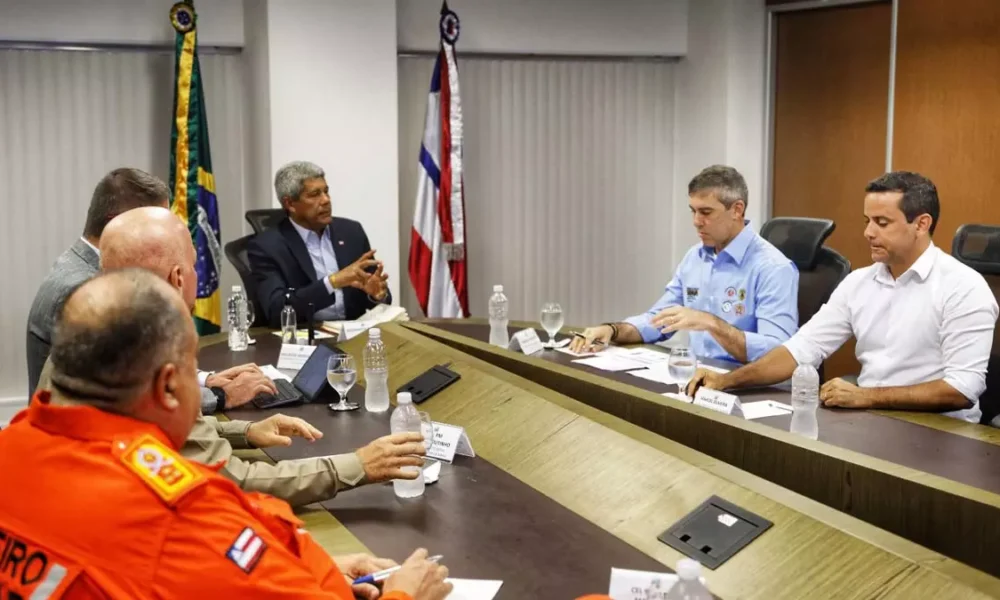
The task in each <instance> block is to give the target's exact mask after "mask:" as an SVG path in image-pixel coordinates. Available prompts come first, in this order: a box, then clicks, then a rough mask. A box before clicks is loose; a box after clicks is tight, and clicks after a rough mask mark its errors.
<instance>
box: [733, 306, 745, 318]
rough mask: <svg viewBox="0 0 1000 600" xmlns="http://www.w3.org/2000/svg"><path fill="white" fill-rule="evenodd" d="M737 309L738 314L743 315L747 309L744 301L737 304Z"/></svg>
mask: <svg viewBox="0 0 1000 600" xmlns="http://www.w3.org/2000/svg"><path fill="white" fill-rule="evenodd" d="M735 311H736V316H738V317H742V316H743V313H745V312H746V311H747V309H746V307H745V306H743V303H740V304H737V305H736V308H735Z"/></svg>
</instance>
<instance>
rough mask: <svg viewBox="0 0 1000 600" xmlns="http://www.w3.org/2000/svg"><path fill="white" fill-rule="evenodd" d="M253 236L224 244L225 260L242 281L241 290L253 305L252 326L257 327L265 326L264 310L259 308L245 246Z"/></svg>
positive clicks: (255, 286)
mask: <svg viewBox="0 0 1000 600" xmlns="http://www.w3.org/2000/svg"><path fill="white" fill-rule="evenodd" d="M253 237H254V236H253V235H246V236H243V237H241V238H239V239H238V240H233V241H231V242H229V243H228V244H226V247H225V252H226V258H228V259H229V262H231V263H232V264H233V266H234V267H236V272H237V273H239V274H240V280H241V281H243V289H244V290H246V294H247V298H249V299H250V302H252V303H253V312H254V321H253V326H254V327H259V326H264V325H266V324H267V318H266V317H265V316H264V309H263V308H261V306H260V302H259V301H258V300H257V284H256V283H255V282H254V278H253V272H252V271H251V270H250V259H249V258H247V245H249V243H250V240H252V239H253Z"/></svg>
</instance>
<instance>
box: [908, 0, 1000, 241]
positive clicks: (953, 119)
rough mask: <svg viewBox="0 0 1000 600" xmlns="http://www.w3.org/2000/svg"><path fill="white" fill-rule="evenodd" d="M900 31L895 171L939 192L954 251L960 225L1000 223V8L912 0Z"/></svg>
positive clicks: (969, 1) (941, 232) (977, 1)
mask: <svg viewBox="0 0 1000 600" xmlns="http://www.w3.org/2000/svg"><path fill="white" fill-rule="evenodd" d="M897 31H898V37H897V46H896V47H897V51H896V52H897V54H896V56H897V58H896V61H897V62H896V102H895V118H894V126H893V134H894V135H893V159H892V166H893V169H906V170H911V171H918V172H920V173H922V174H924V175H926V176H927V177H930V178H931V180H933V181H934V183H935V184H936V185H937V187H938V194H939V196H940V198H941V220H940V223H939V224H938V227H937V231H936V232H935V234H934V242H935V243H936V244H937V245H938V246H939V247H940V248H942V249H944V250H945V251H947V252H950V251H951V240H952V236H953V235H954V233H955V229H957V228H958V226H959V225H961V224H962V223H993V224H995V223H1000V203H998V202H997V200H996V198H997V194H998V193H1000V2H998V1H997V0H906V2H901V3H900V7H899V22H898V30H897Z"/></svg>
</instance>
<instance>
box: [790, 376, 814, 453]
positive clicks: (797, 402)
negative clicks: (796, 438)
mask: <svg viewBox="0 0 1000 600" xmlns="http://www.w3.org/2000/svg"><path fill="white" fill-rule="evenodd" d="M818 406H819V373H817V372H816V369H815V368H813V366H812V365H809V364H804V365H799V366H798V367H797V368H796V369H795V372H794V373H792V410H793V412H792V427H791V432H792V433H797V434H799V435H801V436H804V437H807V438H809V439H811V440H815V439H817V438H818V437H819V423H817V422H816V408H817V407H818Z"/></svg>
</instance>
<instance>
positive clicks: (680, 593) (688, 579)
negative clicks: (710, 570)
mask: <svg viewBox="0 0 1000 600" xmlns="http://www.w3.org/2000/svg"><path fill="white" fill-rule="evenodd" d="M663 598H664V600H712V594H711V592H709V591H708V588H706V587H705V584H704V583H702V582H701V563H699V562H698V561H696V560H691V559H690V558H682V559H680V560H679V561H677V583H675V584H674V587H672V588H670V591H668V592H667V594H666V595H665V596H664V597H663Z"/></svg>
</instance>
